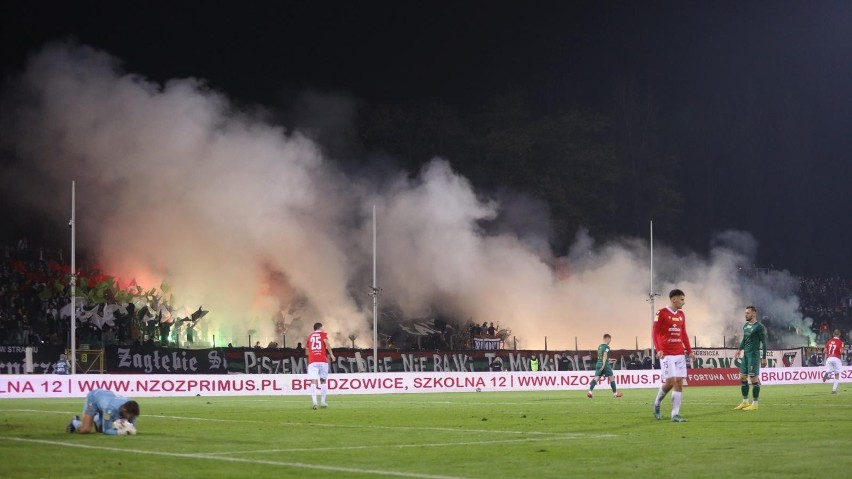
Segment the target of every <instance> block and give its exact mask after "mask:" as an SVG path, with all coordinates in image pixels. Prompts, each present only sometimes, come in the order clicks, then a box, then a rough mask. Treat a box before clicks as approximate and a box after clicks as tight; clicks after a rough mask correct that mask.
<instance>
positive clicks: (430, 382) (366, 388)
mask: <svg viewBox="0 0 852 479" xmlns="http://www.w3.org/2000/svg"><path fill="white" fill-rule="evenodd" d="M689 374H690V378H689V379H688V382H689V387H694V386H698V385H705V384H706V385H716V384H736V382H733V383H732V382H731V381H730V378H731V377H733V375H735V373H734V372H733V371H730V370H727V371H725V370H721V371H720V370H719V369H693V370H692V371H690V373H689ZM841 375H842V377H841V380H842V381H849V380H850V379H852V367H850V366H845V367H844V368H843V370H842V371H841ZM592 378H593V376H592V375H591V374H589V373H588V372H583V371H545V372H500V373H485V372H475V373H471V372H443V373H440V372H428V371H423V372H412V373H376V374H351V373H350V374H331V375H329V377H328V383H327V384H328V390H329V394H332V395H340V394H393V393H404V394H412V393H413V394H417V393H444V392H450V393H452V392H468V393H472V392H503V391H574V393H573V394H577V395H578V396H579V397H584V394H583V391H586V390H588V388H589V382H590V381H591V380H592ZM615 380H616V383H617V384H618V388H619V390H621V391H624V395H625V396H629V395H630V394H634V393H631V392H630V390H635V389H641V388H646V389H649V388H657V387H659V385H660V383H661V382H662V376H661V374H660V371H659V370H647V371H645V370H643V371H620V372H618V373H616V374H615ZM720 381H721V382H720ZM760 382H761V383H762V384H764V385H774V384H813V383H820V384H821V383H822V369H821V368H767V369H763V370H761V371H760ZM825 386H828V385H825ZM94 389H109V390H112V391H115V392H116V393H118V394H120V395H124V396H128V397H134V398H139V397H169V396H303V395H307V394H310V381H309V380H308V379H307V375H305V374H294V375H255V374H231V375H227V376H223V375H211V374H196V375H186V374H176V375H159V376H158V375H151V374H105V375H73V376H58V375H52V374H51V375H5V376H0V399H3V398H39V397H57V398H68V397H83V396H85V395H86V394H87V393H88V392H89V391H92V390H94ZM635 394H637V395H641V396H642V397H645V398H649V397H653V396H648V394H649V392H648V391H644V392H636V393H635ZM306 400H307V398H306Z"/></svg>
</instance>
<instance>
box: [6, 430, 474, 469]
mask: <svg viewBox="0 0 852 479" xmlns="http://www.w3.org/2000/svg"><path fill="white" fill-rule="evenodd" d="M0 440H6V441H14V442H23V443H33V444H44V445H49V446H61V447H73V448H79V449H92V450H99V451H112V452H121V453H124V454H140V455H150V456H162V457H177V458H182V459H202V460H213V461H222V462H235V463H242V464H260V465H266V466H280V467H290V468H295V469H313V470H319V471H331V472H347V473H353V474H372V475H377V476H390V477H411V478H417V479H465V478H463V477H460V476H442V475H436V474H419V473H416V472H403V471H384V470H379V469H358V468H354V467H339V466H326V465H322V464H305V463H302V462H286V461H269V460H263V459H244V458H238V457H223V456H212V455H210V454H187V453H178V452H160V451H146V450H141V449H125V448H119V447H105V446H93V445H91V444H75V443H70V442H63V441H48V440H43V439H25V438H20V437H7V436H0Z"/></svg>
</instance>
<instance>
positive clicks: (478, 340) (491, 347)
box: [473, 336, 503, 351]
mask: <svg viewBox="0 0 852 479" xmlns="http://www.w3.org/2000/svg"><path fill="white" fill-rule="evenodd" d="M502 342H503V341H502V340H501V339H500V338H497V337H494V336H474V337H473V347H474V349H480V350H488V351H495V350H498V349H500V344H501V343H502Z"/></svg>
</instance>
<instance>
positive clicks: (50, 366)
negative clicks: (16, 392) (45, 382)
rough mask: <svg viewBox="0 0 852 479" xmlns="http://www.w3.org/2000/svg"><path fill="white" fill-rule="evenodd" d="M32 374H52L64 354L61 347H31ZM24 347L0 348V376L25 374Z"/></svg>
mask: <svg viewBox="0 0 852 479" xmlns="http://www.w3.org/2000/svg"><path fill="white" fill-rule="evenodd" d="M32 348H33V372H34V373H35V374H52V373H53V372H54V369H55V368H56V363H57V361H59V355H60V354H64V353H65V349H64V348H63V347H62V346H50V345H44V344H42V345H39V346H33V347H32ZM26 350H27V348H26V346H5V345H3V346H0V374H24V373H25V372H26V362H25V357H26Z"/></svg>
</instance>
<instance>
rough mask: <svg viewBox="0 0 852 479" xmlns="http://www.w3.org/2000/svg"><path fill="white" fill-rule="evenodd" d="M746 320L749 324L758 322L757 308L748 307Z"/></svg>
mask: <svg viewBox="0 0 852 479" xmlns="http://www.w3.org/2000/svg"><path fill="white" fill-rule="evenodd" d="M745 318H746V321H748V322H753V321H757V308H755V307H754V306H746V309H745Z"/></svg>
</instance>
